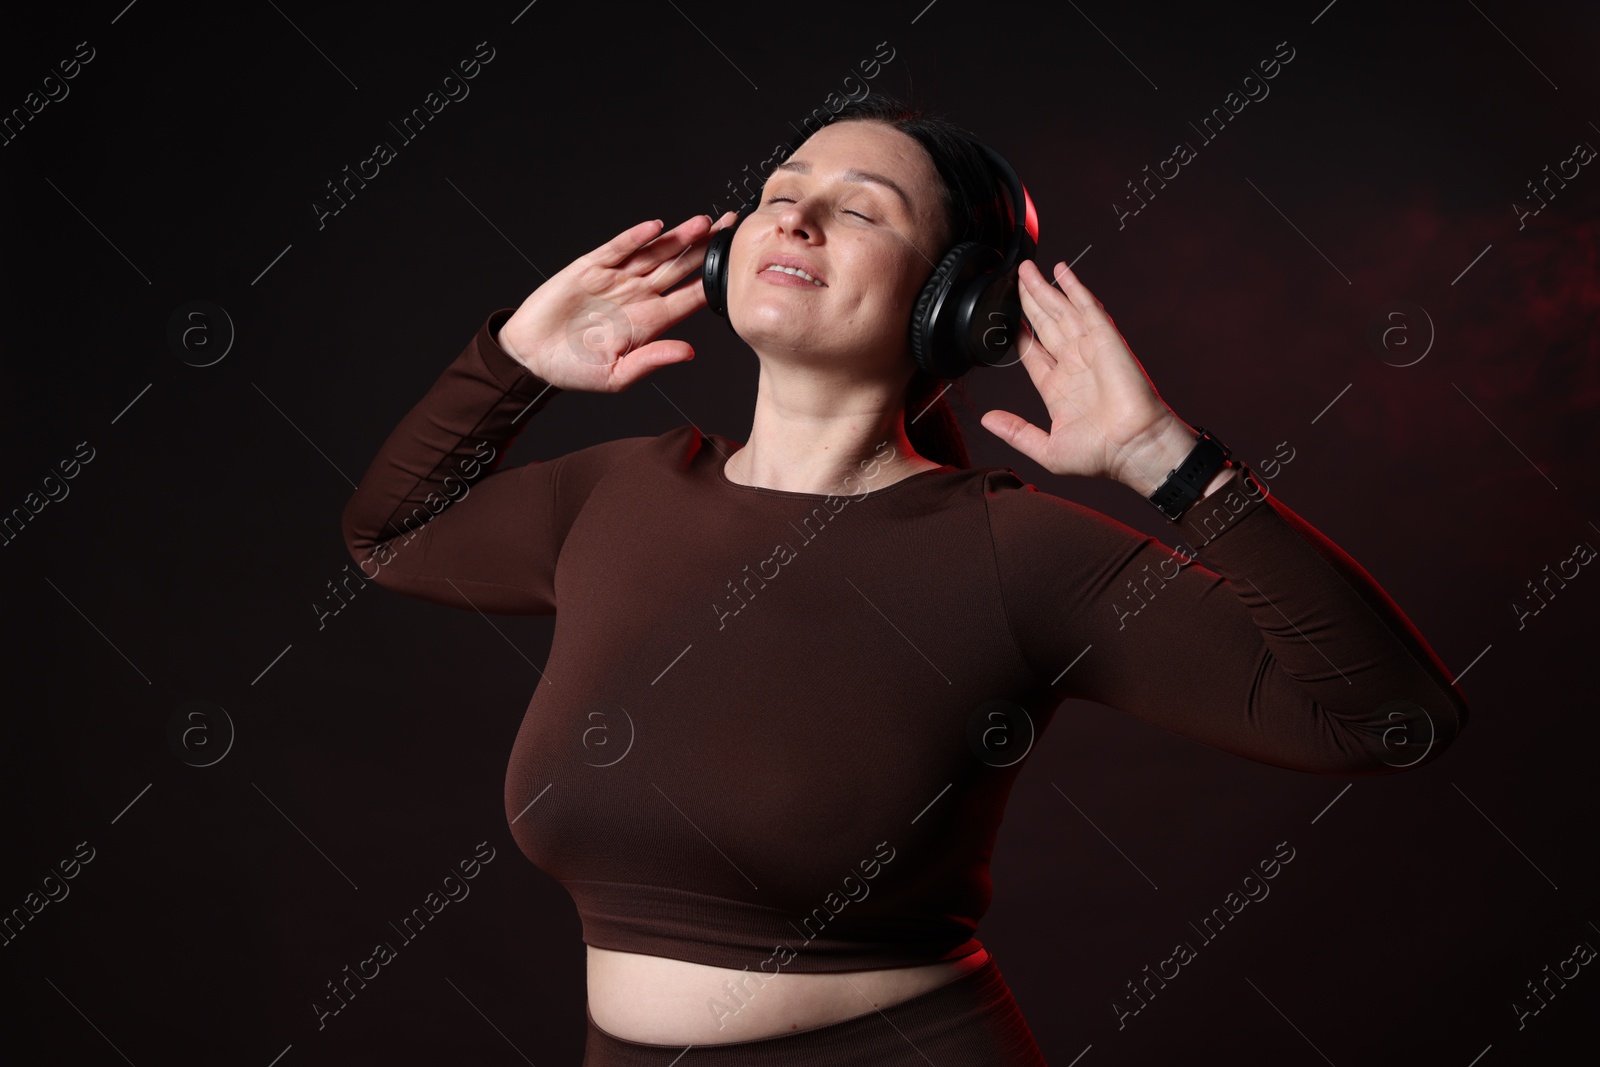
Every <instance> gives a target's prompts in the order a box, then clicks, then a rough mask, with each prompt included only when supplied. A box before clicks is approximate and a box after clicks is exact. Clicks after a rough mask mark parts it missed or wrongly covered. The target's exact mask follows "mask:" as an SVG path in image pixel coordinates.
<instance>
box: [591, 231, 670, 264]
mask: <svg viewBox="0 0 1600 1067" xmlns="http://www.w3.org/2000/svg"><path fill="white" fill-rule="evenodd" d="M661 225H662V224H661V220H660V219H648V220H646V221H644V222H640V223H636V224H635V225H632V226H629V227H628V228H627V229H626V230H623V231H622V232H621V233H619V234H617V235H616V236H615V237H613V238H612V239H611V240H609V241H607V242H606V243H605V244H603V245H601V246H600V247H598V248H596V249H594V250H593V251H591V252H589V253H588V255H587V256H586V257H585V258H587V259H588V260H589V262H591V263H597V264H599V265H600V266H602V267H615V266H618V265H619V264H621V263H622V261H623V260H625V259H627V258H628V257H629V256H631V255H633V253H634V252H636V251H638V250H639V248H640V247H641V246H643V245H644V243H645V242H646V241H648V240H650V239H651V238H652V237H654V236H656V234H657V233H659V232H660V230H661Z"/></svg>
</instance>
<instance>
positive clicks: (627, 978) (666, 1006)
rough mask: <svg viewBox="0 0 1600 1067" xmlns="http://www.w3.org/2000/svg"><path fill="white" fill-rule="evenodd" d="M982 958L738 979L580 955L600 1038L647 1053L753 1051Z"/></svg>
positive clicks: (644, 958)
mask: <svg viewBox="0 0 1600 1067" xmlns="http://www.w3.org/2000/svg"><path fill="white" fill-rule="evenodd" d="M988 958H989V952H988V950H987V949H980V950H979V951H977V952H975V953H973V954H972V955H970V956H965V957H963V958H961V959H959V960H947V961H944V962H940V963H929V964H923V965H919V966H916V967H893V968H889V969H886V970H871V971H833V972H828V973H823V974H801V973H778V974H762V975H759V976H757V977H752V975H753V974H754V972H751V971H748V970H738V971H736V970H731V969H728V968H724V967H707V966H705V965H703V964H699V963H688V962H686V961H684V960H674V959H668V958H667V957H665V956H650V955H645V954H642V953H637V952H616V951H613V950H611V949H604V948H595V947H594V946H592V945H590V946H588V971H589V1014H590V1015H591V1016H593V1018H594V1022H595V1025H596V1026H598V1027H600V1029H602V1030H604V1031H605V1032H606V1033H608V1034H611V1035H613V1036H615V1037H620V1038H623V1039H625V1040H628V1041H640V1042H644V1043H647V1044H652V1045H675V1044H684V1045H687V1044H695V1045H712V1044H719V1043H722V1042H727V1041H753V1040H757V1039H760V1038H764V1037H777V1036H779V1035H782V1034H787V1033H791V1032H793V1031H796V1030H809V1029H812V1028H814V1027H819V1026H827V1025H829V1024H831V1023H837V1022H843V1021H844V1020H846V1019H851V1018H854V1017H856V1016H858V1015H864V1014H866V1013H868V1012H872V1011H878V1010H882V1009H884V1008H887V1007H889V1006H890V1005H891V1004H898V1003H900V1002H901V1001H903V1000H909V999H911V998H912V997H914V996H917V995H918V994H919V993H925V992H927V991H928V990H930V989H933V988H935V987H937V986H942V985H944V984H945V983H947V982H953V981H955V980H956V979H957V978H960V977H961V976H962V975H964V974H966V973H968V972H969V971H972V970H974V969H976V968H978V967H981V966H983V964H984V963H985V962H986V961H987V960H988ZM757 978H759V980H757Z"/></svg>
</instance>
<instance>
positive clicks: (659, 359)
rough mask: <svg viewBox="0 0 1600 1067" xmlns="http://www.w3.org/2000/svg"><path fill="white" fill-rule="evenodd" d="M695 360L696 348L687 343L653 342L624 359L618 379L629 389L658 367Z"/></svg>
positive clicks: (630, 353) (642, 346)
mask: <svg viewBox="0 0 1600 1067" xmlns="http://www.w3.org/2000/svg"><path fill="white" fill-rule="evenodd" d="M693 358H694V347H693V346H692V345H690V344H689V342H687V341H672V340H661V341H651V342H650V343H649V344H647V345H641V346H640V347H638V348H636V349H634V350H633V351H632V352H629V353H628V354H627V356H626V357H624V358H623V360H622V366H621V367H620V368H619V374H618V377H620V378H621V379H622V385H623V388H627V387H628V386H630V385H632V384H633V383H635V382H637V381H639V380H640V379H641V378H643V377H645V376H646V375H647V374H649V373H650V372H652V371H654V370H655V369H656V368H658V367H664V366H666V365H667V364H669V363H687V362H688V361H689V360H691V359H693Z"/></svg>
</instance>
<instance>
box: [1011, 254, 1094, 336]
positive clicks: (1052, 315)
mask: <svg viewBox="0 0 1600 1067" xmlns="http://www.w3.org/2000/svg"><path fill="white" fill-rule="evenodd" d="M1017 280H1018V283H1019V284H1018V286H1017V288H1018V290H1019V292H1020V293H1021V294H1022V295H1023V296H1025V297H1031V298H1032V300H1033V304H1034V306H1035V307H1037V308H1039V309H1041V311H1042V312H1043V315H1044V317H1045V318H1046V319H1048V320H1049V322H1046V323H1041V322H1038V321H1037V320H1035V322H1034V324H1035V325H1036V326H1040V327H1046V326H1048V325H1050V324H1051V323H1053V324H1055V326H1056V329H1057V331H1058V332H1059V333H1060V335H1061V338H1062V339H1065V338H1070V337H1079V336H1082V335H1083V334H1086V333H1088V332H1089V330H1088V326H1087V325H1086V324H1085V323H1084V321H1083V316H1082V314H1080V313H1079V311H1078V309H1077V307H1076V306H1075V305H1074V304H1073V303H1072V301H1071V299H1069V298H1068V296H1067V294H1066V293H1064V292H1062V291H1061V290H1060V289H1057V288H1056V287H1055V286H1053V285H1051V284H1050V279H1048V278H1046V277H1045V276H1044V273H1043V272H1042V271H1040V270H1039V265H1038V264H1037V263H1035V262H1034V261H1033V260H1031V259H1028V260H1023V262H1022V264H1021V266H1020V267H1019V268H1018V270H1017ZM1046 340H1049V338H1046Z"/></svg>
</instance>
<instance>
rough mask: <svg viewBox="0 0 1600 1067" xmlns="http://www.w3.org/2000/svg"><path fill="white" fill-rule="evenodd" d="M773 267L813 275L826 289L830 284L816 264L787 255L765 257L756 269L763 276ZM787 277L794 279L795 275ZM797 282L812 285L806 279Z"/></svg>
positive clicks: (777, 254) (776, 254) (775, 254)
mask: <svg viewBox="0 0 1600 1067" xmlns="http://www.w3.org/2000/svg"><path fill="white" fill-rule="evenodd" d="M772 266H778V267H794V268H795V269H796V270H803V271H805V272H806V273H807V274H809V275H811V276H812V277H813V278H815V279H816V280H817V281H819V282H821V283H822V284H823V286H824V287H826V286H827V284H828V279H827V278H824V277H823V276H822V272H821V271H820V270H818V269H817V267H816V264H814V263H810V262H808V261H806V260H804V259H801V258H800V257H799V256H786V255H782V254H779V253H774V254H772V255H769V256H763V257H762V259H761V265H760V266H758V267H757V268H756V273H757V274H761V273H763V272H764V271H765V270H766V269H767V268H768V267H772ZM787 277H793V275H788V276H787ZM796 280H797V281H802V282H805V284H806V285H811V283H810V282H806V281H805V279H804V278H799V279H796ZM812 288H816V286H812Z"/></svg>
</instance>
